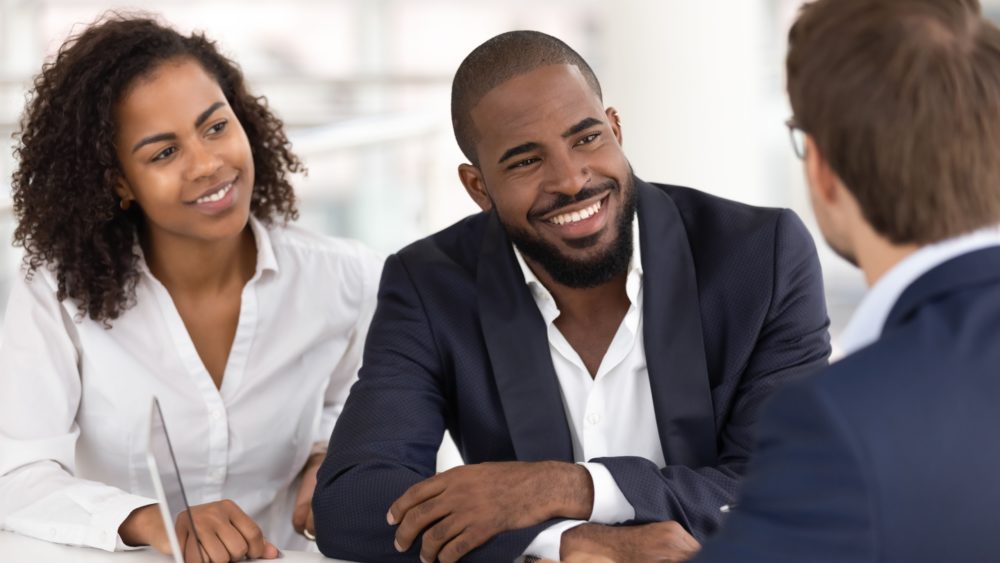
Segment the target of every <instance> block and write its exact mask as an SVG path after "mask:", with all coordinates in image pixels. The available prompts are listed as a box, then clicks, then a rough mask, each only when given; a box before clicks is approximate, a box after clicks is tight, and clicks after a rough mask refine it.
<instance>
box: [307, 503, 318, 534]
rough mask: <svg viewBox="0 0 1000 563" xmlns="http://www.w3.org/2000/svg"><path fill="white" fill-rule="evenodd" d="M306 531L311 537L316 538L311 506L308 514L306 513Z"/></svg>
mask: <svg viewBox="0 0 1000 563" xmlns="http://www.w3.org/2000/svg"><path fill="white" fill-rule="evenodd" d="M306 531H307V532H309V534H310V535H311V536H312V537H313V539H316V521H315V520H313V511H312V507H309V514H308V515H306Z"/></svg>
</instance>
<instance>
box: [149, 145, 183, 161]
mask: <svg viewBox="0 0 1000 563" xmlns="http://www.w3.org/2000/svg"><path fill="white" fill-rule="evenodd" d="M175 152H177V147H167V148H165V149H163V150H162V151H160V152H158V153H156V154H155V155H154V156H153V162H156V161H158V160H163V159H164V158H167V157H168V156H170V155H172V154H174V153H175Z"/></svg>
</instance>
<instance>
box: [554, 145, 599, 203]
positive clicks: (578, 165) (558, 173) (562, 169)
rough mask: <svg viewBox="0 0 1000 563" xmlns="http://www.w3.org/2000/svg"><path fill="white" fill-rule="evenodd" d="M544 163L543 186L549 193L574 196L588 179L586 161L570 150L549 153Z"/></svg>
mask: <svg viewBox="0 0 1000 563" xmlns="http://www.w3.org/2000/svg"><path fill="white" fill-rule="evenodd" d="M546 164H547V166H546V175H545V180H544V182H545V185H544V188H545V191H547V192H549V193H559V194H566V195H568V196H574V195H576V194H577V193H578V192H579V191H580V190H582V189H583V187H584V186H586V185H587V182H589V181H590V169H589V168H588V167H587V164H586V162H583V161H582V160H581V159H580V158H577V157H576V155H574V154H573V153H572V152H569V151H567V152H566V153H560V154H550V155H549V157H548V158H547V159H546Z"/></svg>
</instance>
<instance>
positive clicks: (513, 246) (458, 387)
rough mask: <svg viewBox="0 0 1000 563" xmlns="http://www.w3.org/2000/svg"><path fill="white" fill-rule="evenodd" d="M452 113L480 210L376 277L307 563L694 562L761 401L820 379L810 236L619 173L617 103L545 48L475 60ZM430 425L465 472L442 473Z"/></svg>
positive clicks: (731, 484)
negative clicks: (609, 557) (588, 558)
mask: <svg viewBox="0 0 1000 563" xmlns="http://www.w3.org/2000/svg"><path fill="white" fill-rule="evenodd" d="M452 116H453V120H454V128H455V135H456V138H457V140H458V143H459V145H460V146H461V148H462V150H463V152H464V153H465V155H466V157H467V158H468V159H469V163H468V164H463V165H461V166H460V167H459V175H460V178H461V181H462V183H463V185H464V186H465V188H466V190H467V191H468V193H469V195H470V196H471V197H472V198H473V200H475V201H476V203H477V204H478V205H479V206H480V207H481V208H482V210H483V211H482V213H479V214H477V215H474V216H471V217H469V218H467V219H465V220H463V221H460V222H459V223H457V224H456V225H454V226H452V227H450V228H448V229H445V230H444V231H441V232H439V233H437V234H435V235H432V236H430V237H428V238H426V239H423V240H421V241H418V242H416V243H414V244H412V245H410V246H408V247H406V248H404V249H403V250H401V251H400V252H399V253H397V254H395V255H393V256H391V257H389V259H388V260H387V262H386V266H385V270H384V272H383V276H382V283H381V287H380V290H379V303H378V309H377V311H376V313H375V318H374V320H373V321H372V327H371V331H370V332H369V334H368V339H367V344H366V348H365V356H364V367H363V368H362V370H361V373H360V376H359V381H358V383H357V384H356V385H355V387H354V388H353V389H352V390H351V394H350V397H349V398H348V400H347V403H346V405H345V407H344V411H343V414H342V415H341V417H340V419H339V421H338V423H337V427H336V429H335V431H334V433H333V437H332V439H331V442H330V449H329V455H328V457H327V459H326V462H325V463H324V465H323V467H322V469H321V471H320V473H319V478H318V485H317V492H316V494H315V496H314V501H313V507H314V513H315V518H316V530H317V536H318V543H319V547H320V549H321V550H322V551H323V553H325V554H326V555H329V556H333V557H340V558H345V559H356V560H366V561H369V560H374V561H416V560H417V558H418V556H419V557H420V558H421V559H422V560H424V561H427V562H430V561H434V560H435V559H439V560H441V561H444V562H451V561H455V560H457V559H459V558H467V559H468V560H478V561H490V562H496V561H511V560H513V559H515V558H517V557H519V556H521V555H526V556H531V555H543V556H549V557H558V555H559V553H560V550H568V549H578V548H581V547H586V548H588V549H592V550H601V549H607V550H609V552H611V551H613V552H615V553H618V552H619V550H621V549H624V548H625V547H627V548H628V549H631V550H633V553H634V556H635V558H637V559H646V557H647V555H648V554H649V553H653V552H658V551H659V550H662V549H666V550H668V551H669V552H670V553H672V554H674V555H677V556H684V555H686V554H689V553H690V552H691V551H692V550H694V549H696V548H697V546H698V543H697V540H702V539H704V538H705V537H706V536H707V535H709V534H710V533H712V532H713V531H714V530H715V528H716V526H717V524H718V521H719V506H720V505H722V504H725V503H728V502H731V501H732V500H733V497H734V495H735V493H736V490H737V486H738V484H739V481H740V477H741V475H742V473H743V468H744V464H745V462H746V460H747V457H748V455H749V452H750V445H751V443H752V440H753V433H752V430H753V426H754V422H755V421H756V418H757V411H758V407H759V405H760V403H761V402H762V401H763V399H764V398H765V397H767V396H768V395H769V394H770V393H771V391H772V390H773V389H775V388H776V387H778V386H779V385H780V384H782V383H784V382H785V381H787V380H789V379H791V378H793V377H795V376H798V375H802V374H808V373H811V372H813V371H815V370H816V369H818V368H821V367H822V366H825V365H826V361H827V357H828V354H829V343H828V336H827V318H826V311H825V307H824V302H823V288H822V282H821V275H820V269H819V265H818V262H817V259H816V254H815V248H814V246H813V243H812V240H811V238H810V236H809V234H808V233H807V231H806V230H805V229H804V227H803V226H802V224H801V222H800V221H799V220H798V218H797V217H795V215H794V214H793V213H791V212H790V211H787V210H779V209H763V208H756V207H751V206H747V205H743V204H739V203H735V202H731V201H726V200H723V199H719V198H716V197H712V196H709V195H707V194H704V193H701V192H698V191H695V190H692V189H689V188H683V187H677V186H667V185H658V184H650V183H646V182H644V181H642V180H640V179H638V178H637V177H636V176H634V175H633V173H632V169H631V167H630V166H629V163H628V161H627V160H626V158H625V155H624V153H623V152H622V138H623V137H622V124H621V120H620V118H619V115H618V112H617V111H616V110H615V109H614V108H605V107H604V105H603V103H602V100H601V89H600V85H599V83H598V81H597V78H596V77H595V76H594V73H593V72H592V70H591V69H590V67H589V66H588V65H587V63H586V62H585V61H584V60H583V59H582V58H580V56H579V55H578V54H577V53H576V52H574V51H573V50H572V49H570V48H569V47H568V46H566V45H565V44H564V43H562V42H561V41H559V40H558V39H555V38H553V37H550V36H548V35H544V34H541V33H537V32H527V31H522V32H510V33H505V34H502V35H499V36H497V37H494V38H493V39H490V40H489V41H487V42H486V43H484V44H483V45H481V46H479V47H478V48H476V49H475V50H474V51H473V52H472V53H471V54H470V55H469V56H468V57H467V58H466V59H465V61H464V62H463V63H462V65H461V67H460V68H459V69H458V72H457V74H456V76H455V81H454V86H453V91H452ZM445 430H448V431H449V432H450V433H451V435H452V437H453V438H454V439H455V442H456V444H457V445H458V448H459V450H460V452H461V453H462V456H463V458H464V460H465V462H466V463H467V464H468V465H466V466H463V467H458V468H455V469H452V470H450V471H447V472H444V473H441V474H438V475H435V453H436V451H437V449H438V446H439V445H440V443H441V439H442V435H443V433H444V431H445ZM574 462H577V463H574ZM620 524H627V525H620ZM644 525H645V526H644ZM649 530H656V531H658V532H660V533H657V534H643V533H642V532H643V531H649ZM645 538H649V539H648V540H647V539H645Z"/></svg>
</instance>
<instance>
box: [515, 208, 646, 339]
mask: <svg viewBox="0 0 1000 563" xmlns="http://www.w3.org/2000/svg"><path fill="white" fill-rule="evenodd" d="M511 246H512V247H513V248H514V257H515V258H517V265H518V266H520V268H521V273H522V274H524V283H525V284H527V286H528V289H529V290H530V291H531V296H532V297H533V298H534V300H535V304H536V305H538V308H539V310H541V311H542V315H543V316H544V317H545V320H546V321H551V320H553V319H554V318H555V317H558V316H559V309H558V308H556V306H555V299H553V298H552V294H551V293H550V292H549V290H548V288H546V287H545V285H544V284H542V282H541V281H540V280H539V279H538V276H536V275H535V272H533V271H531V268H530V267H528V263H527V262H525V261H524V256H522V255H521V251H519V250H518V249H517V245H515V244H513V243H511ZM641 289H642V249H641V248H640V247H639V216H638V215H636V216H634V217H633V218H632V257H631V258H630V259H629V264H628V275H627V277H626V281H625V294H626V295H627V296H628V298H629V301H631V302H632V303H633V304H634V303H637V302H638V298H639V291H640V290H641ZM550 309H551V311H553V312H554V313H555V314H554V316H552V318H551V319H550V318H549V316H550V314H551V313H550V312H549V311H550Z"/></svg>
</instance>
